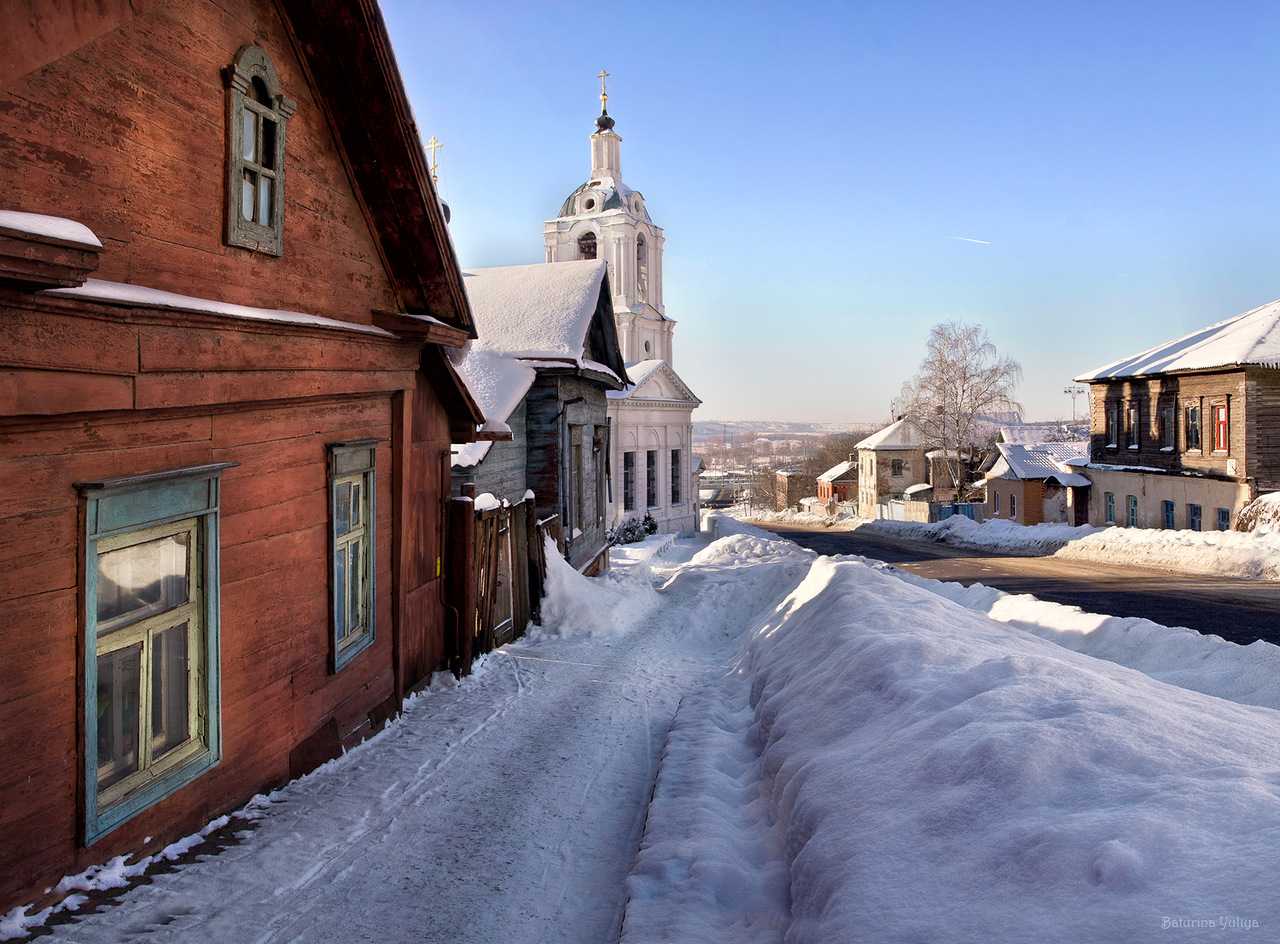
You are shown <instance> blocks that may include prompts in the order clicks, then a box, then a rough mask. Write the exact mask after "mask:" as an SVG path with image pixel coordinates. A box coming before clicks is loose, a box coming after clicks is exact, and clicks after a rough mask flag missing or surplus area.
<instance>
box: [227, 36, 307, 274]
mask: <svg viewBox="0 0 1280 944" xmlns="http://www.w3.org/2000/svg"><path fill="white" fill-rule="evenodd" d="M226 79H227V87H228V88H227V109H228V117H229V124H228V140H227V146H228V160H227V190H228V199H227V219H226V241H227V244H228V245H230V246H241V247H243V248H245V249H252V250H255V251H257V252H265V253H268V254H269V255H273V256H279V255H281V254H282V253H283V252H284V131H285V124H286V123H287V122H288V120H289V116H290V115H292V114H293V111H294V108H295V107H296V105H295V103H294V102H293V101H292V100H291V99H289V98H287V97H285V96H284V95H283V94H282V93H281V90H280V81H279V79H278V78H277V77H276V70H275V67H274V66H273V65H272V64H271V60H270V59H269V58H268V57H267V54H266V52H264V51H263V49H262V48H261V47H260V46H254V45H248V46H242V47H240V51H239V52H237V53H236V58H235V61H234V62H232V64H231V65H230V66H229V67H228V68H227V70H226Z"/></svg>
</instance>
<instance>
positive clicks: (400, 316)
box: [373, 308, 471, 347]
mask: <svg viewBox="0 0 1280 944" xmlns="http://www.w3.org/2000/svg"><path fill="white" fill-rule="evenodd" d="M373 323H374V324H375V325H377V326H378V327H379V328H382V329H383V330H384V331H390V332H391V333H392V334H394V335H396V336H397V337H401V338H413V339H415V340H419V341H426V342H428V343H430V344H439V345H442V346H444V347H462V345H464V344H466V343H467V341H468V339H470V337H471V335H469V334H468V333H467V332H466V331H463V330H462V329H461V328H455V327H453V326H452V325H447V324H445V323H444V322H443V321H440V320H439V319H438V318H432V317H431V316H430V315H407V314H404V313H403V312H397V311H384V310H382V309H380V308H375V309H374V310H373Z"/></svg>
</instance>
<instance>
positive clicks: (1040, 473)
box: [987, 442, 1090, 485]
mask: <svg viewBox="0 0 1280 944" xmlns="http://www.w3.org/2000/svg"><path fill="white" fill-rule="evenodd" d="M996 448H998V449H999V450H1000V461H999V462H997V463H996V464H995V466H994V467H992V469H991V472H990V473H989V474H988V475H987V478H988V479H1053V480H1055V481H1057V482H1058V483H1059V484H1061V485H1088V484H1090V483H1089V480H1088V479H1087V478H1085V477H1084V476H1083V475H1081V474H1080V473H1079V472H1072V471H1071V467H1070V466H1069V465H1068V463H1069V462H1072V461H1073V460H1077V459H1079V458H1081V457H1082V456H1087V455H1088V454H1089V444H1088V443H1085V442H1056V443H1031V444H1027V443H997V444H996Z"/></svg>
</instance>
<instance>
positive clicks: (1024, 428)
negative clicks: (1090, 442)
mask: <svg viewBox="0 0 1280 944" xmlns="http://www.w3.org/2000/svg"><path fill="white" fill-rule="evenodd" d="M1088 433H1089V427H1088V426H1087V425H1085V426H1076V427H1073V426H1070V425H1068V424H1065V423H1023V424H1020V425H1017V426H1002V427H1000V439H1001V441H1002V442H1007V443H1043V442H1065V441H1070V440H1073V439H1076V438H1079V437H1080V436H1087V435H1088Z"/></svg>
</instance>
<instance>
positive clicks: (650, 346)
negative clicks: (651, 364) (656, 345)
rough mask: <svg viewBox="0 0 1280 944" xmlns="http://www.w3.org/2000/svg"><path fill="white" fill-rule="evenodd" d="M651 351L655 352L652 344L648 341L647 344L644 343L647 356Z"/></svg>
mask: <svg viewBox="0 0 1280 944" xmlns="http://www.w3.org/2000/svg"><path fill="white" fill-rule="evenodd" d="M651 350H653V345H652V344H650V343H649V342H648V341H645V342H644V352H645V353H646V354H648V353H649V352H650V351H651Z"/></svg>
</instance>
